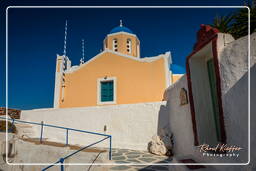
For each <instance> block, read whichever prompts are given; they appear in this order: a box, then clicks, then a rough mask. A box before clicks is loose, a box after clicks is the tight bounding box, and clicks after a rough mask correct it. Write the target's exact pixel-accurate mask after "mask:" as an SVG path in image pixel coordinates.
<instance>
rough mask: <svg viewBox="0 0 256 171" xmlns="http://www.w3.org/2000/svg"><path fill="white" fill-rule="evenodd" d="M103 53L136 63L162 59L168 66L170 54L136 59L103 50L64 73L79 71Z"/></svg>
mask: <svg viewBox="0 0 256 171" xmlns="http://www.w3.org/2000/svg"><path fill="white" fill-rule="evenodd" d="M105 53H112V54H115V55H119V56H122V57H125V58H129V59H132V60H135V61H138V62H148V63H150V62H153V61H156V60H158V59H161V58H164V59H165V60H167V61H168V63H169V64H170V62H171V60H170V58H171V57H170V54H171V53H170V52H166V53H165V54H160V55H158V56H154V57H144V58H138V57H134V56H130V55H126V54H122V53H119V52H114V51H112V50H110V49H105V50H104V51H102V52H101V53H99V54H98V55H96V56H94V57H93V58H91V59H90V60H89V61H87V62H85V63H84V64H82V65H80V66H72V67H71V68H70V69H69V70H67V71H66V72H65V73H73V72H75V71H77V70H79V69H81V68H82V67H84V66H86V65H87V64H89V63H91V62H92V61H94V60H95V59H97V58H99V57H100V56H102V55H103V54H105Z"/></svg>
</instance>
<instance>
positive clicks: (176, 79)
mask: <svg viewBox="0 0 256 171" xmlns="http://www.w3.org/2000/svg"><path fill="white" fill-rule="evenodd" d="M182 76H183V74H172V75H171V77H172V79H171V80H172V84H173V83H175V82H176V81H178V80H179V79H180V78H181V77H182Z"/></svg>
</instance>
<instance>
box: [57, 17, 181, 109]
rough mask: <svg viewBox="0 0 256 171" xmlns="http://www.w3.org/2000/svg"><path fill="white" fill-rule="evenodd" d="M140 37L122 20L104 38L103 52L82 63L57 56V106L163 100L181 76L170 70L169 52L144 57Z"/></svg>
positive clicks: (84, 105)
mask: <svg viewBox="0 0 256 171" xmlns="http://www.w3.org/2000/svg"><path fill="white" fill-rule="evenodd" d="M140 45H141V44H140V40H139V38H138V37H137V35H136V34H134V33H133V32H132V31H131V30H130V29H129V28H127V27H125V26H123V24H122V22H121V21H120V25H119V26H118V27H115V28H113V29H112V30H111V31H110V32H109V34H107V35H106V37H105V39H104V40H103V51H102V52H100V53H99V54H97V55H96V56H94V57H93V58H91V59H90V60H89V61H87V62H85V63H84V62H81V63H80V65H79V66H71V60H70V59H69V58H68V57H67V56H66V55H63V56H60V55H57V60H56V74H55V92H54V107H55V108H70V107H86V106H98V105H110V104H112V105H113V104H134V103H145V102H157V101H162V100H163V94H164V91H165V89H166V88H168V87H169V86H170V85H171V84H172V83H173V80H174V79H173V78H175V80H178V78H179V77H181V75H173V74H172V72H171V71H170V65H171V63H172V60H171V54H170V52H166V53H164V54H159V55H158V56H152V57H141V55H140Z"/></svg>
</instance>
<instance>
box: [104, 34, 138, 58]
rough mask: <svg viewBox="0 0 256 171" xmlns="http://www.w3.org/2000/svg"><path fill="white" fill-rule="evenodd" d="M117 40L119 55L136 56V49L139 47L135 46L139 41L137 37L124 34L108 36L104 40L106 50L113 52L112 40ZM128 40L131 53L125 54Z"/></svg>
mask: <svg viewBox="0 0 256 171" xmlns="http://www.w3.org/2000/svg"><path fill="white" fill-rule="evenodd" d="M114 39H117V41H118V43H117V44H118V51H117V52H119V53H122V54H126V55H130V56H135V57H137V56H138V54H137V53H138V49H137V48H139V46H137V44H139V43H140V42H139V40H138V39H137V37H136V36H135V35H131V34H127V33H126V34H125V33H118V34H112V35H108V36H107V37H106V39H105V41H106V48H108V49H111V50H113V40H114ZM128 39H130V40H131V42H132V47H131V49H132V50H131V53H128V52H127V43H126V42H127V40H128Z"/></svg>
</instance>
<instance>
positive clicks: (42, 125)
mask: <svg viewBox="0 0 256 171" xmlns="http://www.w3.org/2000/svg"><path fill="white" fill-rule="evenodd" d="M0 119H7V120H11V121H12V126H13V125H14V123H15V122H20V123H26V124H34V125H40V126H41V131H40V142H42V139H43V128H44V126H46V127H52V128H59V129H65V130H66V145H68V132H69V130H70V131H76V132H83V133H88V134H93V135H100V136H104V137H105V138H103V139H101V140H99V141H97V142H95V143H92V144H90V145H87V146H86V147H83V148H81V149H79V150H77V151H75V152H73V153H71V154H69V155H67V156H66V157H63V158H60V160H59V161H57V162H55V163H54V164H52V165H50V166H48V167H46V168H44V169H43V171H45V170H47V169H49V168H51V167H53V166H54V165H56V164H58V163H60V164H61V171H64V167H63V165H62V164H63V162H64V160H65V159H67V158H69V157H71V156H73V155H75V154H76V153H78V152H80V151H82V150H84V149H86V148H89V147H91V146H93V145H95V144H98V143H100V142H102V141H104V140H106V139H108V138H109V160H111V158H112V153H111V151H112V136H111V135H108V134H101V133H97V132H90V131H84V130H79V129H74V128H68V127H62V126H56V125H50V124H44V123H43V122H41V123H37V122H29V121H22V120H17V119H10V118H6V117H1V116H0Z"/></svg>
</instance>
